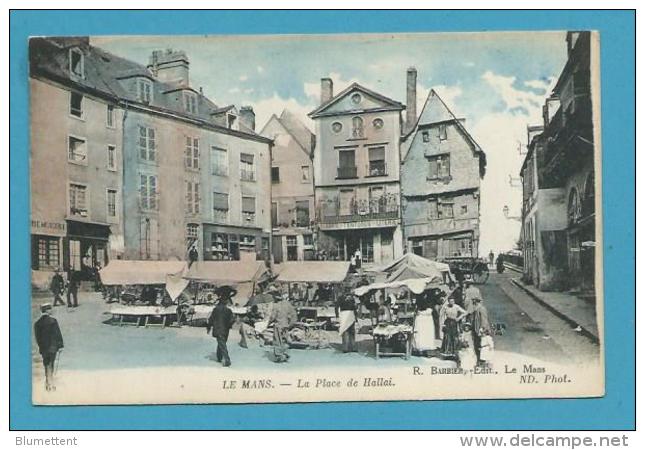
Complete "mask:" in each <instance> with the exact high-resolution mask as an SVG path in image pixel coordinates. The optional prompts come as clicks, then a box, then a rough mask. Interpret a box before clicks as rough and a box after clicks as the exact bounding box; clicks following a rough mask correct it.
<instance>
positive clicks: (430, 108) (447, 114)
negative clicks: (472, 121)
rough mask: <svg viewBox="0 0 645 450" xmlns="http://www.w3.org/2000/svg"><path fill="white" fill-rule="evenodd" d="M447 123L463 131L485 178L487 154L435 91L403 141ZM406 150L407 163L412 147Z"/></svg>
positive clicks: (431, 91)
mask: <svg viewBox="0 0 645 450" xmlns="http://www.w3.org/2000/svg"><path fill="white" fill-rule="evenodd" d="M446 122H450V123H453V124H455V126H456V127H457V128H458V129H459V131H461V133H462V134H463V135H464V137H465V138H466V140H467V141H468V142H469V143H470V145H471V147H472V148H473V151H474V152H475V153H477V154H478V155H479V160H480V170H479V171H480V176H482V177H483V176H484V174H485V173H486V153H485V152H484V150H483V149H482V148H481V147H480V146H479V144H478V143H477V141H475V139H474V138H473V137H472V136H471V134H470V133H469V132H468V130H467V129H466V127H465V126H464V124H463V123H462V121H461V120H459V119H458V118H457V116H455V115H454V114H453V113H452V111H451V110H450V108H448V106H447V105H446V104H445V103H444V101H443V100H442V99H441V97H440V96H439V94H437V92H436V91H435V90H434V89H431V90H430V93H429V94H428V97H427V98H426V101H425V103H424V105H423V109H422V110H421V114H419V117H418V119H417V122H416V124H415V125H414V127H412V128H411V129H410V131H409V132H408V134H406V135H405V136H403V140H404V141H406V140H408V138H409V137H411V136H414V134H416V133H417V132H418V131H419V128H421V127H424V126H428V125H433V124H439V123H446ZM411 142H412V140H410V143H411ZM406 148H407V150H408V151H405V153H404V154H403V161H405V159H406V157H407V156H408V154H409V149H410V145H407V146H406Z"/></svg>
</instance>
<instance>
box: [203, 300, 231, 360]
mask: <svg viewBox="0 0 645 450" xmlns="http://www.w3.org/2000/svg"><path fill="white" fill-rule="evenodd" d="M228 300H229V298H227V297H226V296H221V297H219V301H218V303H217V306H215V308H213V311H212V312H211V315H210V316H209V317H208V322H207V323H206V333H207V334H208V333H210V332H211V329H212V330H213V337H214V338H215V339H217V353H216V354H215V356H216V358H217V362H221V363H222V365H223V366H224V367H228V366H230V365H231V358H230V356H229V355H228V348H227V347H226V343H227V341H228V333H229V331H230V330H231V328H232V327H233V324H234V323H235V317H234V316H233V311H231V309H230V308H229V307H228V306H227V303H228Z"/></svg>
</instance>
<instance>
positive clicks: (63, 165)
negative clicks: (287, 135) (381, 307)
mask: <svg viewBox="0 0 645 450" xmlns="http://www.w3.org/2000/svg"><path fill="white" fill-rule="evenodd" d="M30 61H31V78H30V82H31V111H32V119H31V121H32V123H31V135H32V149H31V152H32V153H31V155H32V163H31V164H32V235H33V236H34V237H33V239H32V240H33V242H34V243H33V245H32V246H33V250H32V253H33V256H34V258H33V259H32V261H34V264H33V266H34V269H35V270H40V268H41V267H42V268H48V269H51V268H53V267H55V266H57V265H61V262H62V265H63V266H64V267H65V268H70V269H74V270H81V271H83V270H84V267H85V266H88V265H91V266H94V267H96V266H98V265H105V264H106V263H107V262H108V260H109V259H110V258H125V259H162V260H165V259H186V258H187V254H188V249H189V248H190V247H192V246H195V248H196V249H197V250H198V254H199V259H242V258H253V259H256V258H268V257H269V248H270V232H271V225H270V219H271V217H270V214H271V213H270V211H271V209H270V208H271V200H270V153H271V145H272V141H271V140H270V139H267V138H264V137H262V136H260V135H258V134H257V133H255V130H254V128H255V118H254V114H253V111H252V109H250V108H248V107H246V108H241V109H240V111H238V110H237V109H236V108H235V107H234V106H232V105H231V106H226V107H218V106H217V105H216V104H214V103H213V102H212V101H210V100H209V99H208V98H207V97H206V96H205V95H204V94H203V92H202V91H201V89H200V90H195V89H193V88H192V87H191V85H190V83H189V61H188V58H187V56H186V54H185V53H183V52H177V51H172V50H167V51H163V52H161V51H159V52H153V54H152V55H151V57H150V61H149V64H148V65H147V66H144V65H141V64H138V63H135V62H132V61H129V60H126V59H123V58H120V57H118V56H116V55H113V54H111V53H108V52H105V51H103V50H101V49H100V48H97V47H94V46H92V45H90V43H89V41H88V39H87V38H60V39H56V38H48V39H32V40H31V41H30ZM53 108H55V110H54V112H52V111H53ZM59 147H61V148H59ZM52 167H55V168H56V169H57V172H55V173H56V176H51V174H52V170H51V169H52ZM59 173H63V174H65V176H63V177H60V176H59V175H58V174H59ZM57 253H58V254H59V257H58V259H56V257H55V255H56V254H57ZM88 272H89V271H88Z"/></svg>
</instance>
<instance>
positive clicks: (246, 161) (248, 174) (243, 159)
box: [240, 153, 255, 181]
mask: <svg viewBox="0 0 645 450" xmlns="http://www.w3.org/2000/svg"><path fill="white" fill-rule="evenodd" d="M240 179H242V181H255V165H254V163H253V155H251V154H248V153H241V154H240Z"/></svg>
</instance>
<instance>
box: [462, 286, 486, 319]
mask: <svg viewBox="0 0 645 450" xmlns="http://www.w3.org/2000/svg"><path fill="white" fill-rule="evenodd" d="M465 285H466V290H465V291H464V305H463V306H464V309H465V310H466V312H467V313H468V314H472V312H473V308H474V300H475V299H479V300H481V299H482V293H481V292H480V291H479V288H478V287H476V286H475V285H474V284H473V282H472V281H466V282H465Z"/></svg>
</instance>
